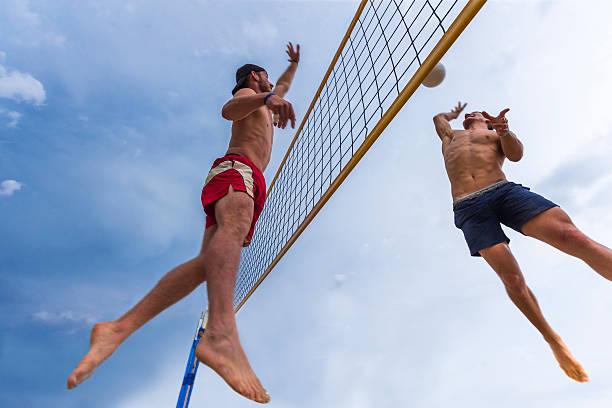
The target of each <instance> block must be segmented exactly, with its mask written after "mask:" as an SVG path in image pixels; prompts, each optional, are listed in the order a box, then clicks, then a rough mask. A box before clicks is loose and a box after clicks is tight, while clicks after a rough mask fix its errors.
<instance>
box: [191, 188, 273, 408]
mask: <svg viewBox="0 0 612 408" xmlns="http://www.w3.org/2000/svg"><path fill="white" fill-rule="evenodd" d="M252 214H253V200H252V199H251V198H250V197H249V196H248V195H247V194H245V193H242V192H235V191H233V190H232V189H231V188H230V192H229V193H228V194H227V195H226V196H225V197H223V198H222V199H221V200H219V201H218V202H217V203H216V204H215V216H216V218H217V225H218V229H217V232H216V233H215V236H214V237H213V239H212V240H211V241H210V243H209V245H207V246H206V248H205V249H204V257H205V258H206V260H207V263H206V273H207V276H208V283H207V288H208V302H209V318H208V324H207V325H206V331H205V333H204V336H203V337H202V339H200V342H199V343H198V346H197V348H196V356H197V358H198V360H200V361H201V362H202V363H204V364H206V365H207V366H209V367H210V368H212V369H213V370H214V371H216V372H217V374H219V375H220V376H221V377H222V378H223V379H224V380H225V381H226V382H227V383H228V385H229V386H230V387H232V388H233V389H234V390H235V391H236V392H238V393H240V394H242V395H243V396H245V397H247V398H249V399H251V400H253V401H257V402H260V403H267V402H269V401H270V396H269V395H268V394H267V392H266V390H265V389H264V388H263V386H262V385H261V383H260V382H259V380H258V379H257V376H256V375H255V373H254V372H253V370H252V368H251V366H250V364H249V361H248V359H247V357H246V354H245V353H244V350H243V349H242V346H241V345H240V340H239V338H238V328H237V327H236V320H235V315H234V286H235V284H236V274H237V272H238V266H239V262H240V253H241V250H242V243H243V241H244V238H245V236H246V235H247V232H248V230H249V228H250V225H251V218H252Z"/></svg>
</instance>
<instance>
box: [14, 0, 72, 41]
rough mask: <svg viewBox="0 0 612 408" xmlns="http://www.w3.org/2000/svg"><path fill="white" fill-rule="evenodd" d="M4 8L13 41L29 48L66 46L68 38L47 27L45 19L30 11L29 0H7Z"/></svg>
mask: <svg viewBox="0 0 612 408" xmlns="http://www.w3.org/2000/svg"><path fill="white" fill-rule="evenodd" d="M2 6H3V10H2V11H3V14H4V16H5V17H6V20H7V23H8V24H7V25H8V27H9V30H8V32H9V33H10V34H11V35H9V36H8V39H10V40H11V41H13V42H15V43H17V44H20V45H27V46H38V45H41V44H43V45H52V46H62V45H64V44H65V42H66V37H64V36H63V35H61V34H58V33H56V32H54V31H53V30H51V29H49V28H47V27H45V26H44V24H43V23H44V18H42V17H41V15H39V14H38V13H36V12H34V11H32V10H31V9H30V1H29V0H5V1H3V4H2Z"/></svg>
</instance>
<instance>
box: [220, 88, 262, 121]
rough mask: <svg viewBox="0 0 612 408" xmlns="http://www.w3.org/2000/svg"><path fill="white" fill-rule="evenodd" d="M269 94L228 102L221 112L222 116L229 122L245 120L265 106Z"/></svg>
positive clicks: (247, 96) (240, 97)
mask: <svg viewBox="0 0 612 408" xmlns="http://www.w3.org/2000/svg"><path fill="white" fill-rule="evenodd" d="M267 95H268V92H264V93H258V94H255V95H245V96H238V97H235V98H232V99H230V100H229V101H227V103H226V104H225V105H223V109H222V110H221V116H223V118H225V119H227V120H232V121H237V120H240V119H244V118H246V117H247V116H249V115H250V114H251V113H253V112H254V111H255V110H257V109H259V108H261V107H262V106H263V105H264V100H265V98H266V96H267Z"/></svg>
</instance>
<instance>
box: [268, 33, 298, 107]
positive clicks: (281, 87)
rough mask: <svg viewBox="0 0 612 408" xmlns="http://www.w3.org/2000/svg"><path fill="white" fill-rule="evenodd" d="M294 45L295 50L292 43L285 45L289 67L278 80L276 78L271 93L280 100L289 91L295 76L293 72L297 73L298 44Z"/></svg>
mask: <svg viewBox="0 0 612 408" xmlns="http://www.w3.org/2000/svg"><path fill="white" fill-rule="evenodd" d="M296 45H297V49H294V48H293V44H292V43H289V44H287V50H286V51H285V52H286V53H287V55H288V56H289V66H288V67H287V69H286V70H285V72H283V74H282V75H281V76H280V78H278V81H276V86H275V87H274V91H273V92H274V93H275V94H276V95H278V96H280V97H281V98H284V97H285V94H286V93H287V92H288V91H289V87H290V86H291V83H292V82H293V77H294V76H295V71H297V67H298V63H299V62H300V44H296Z"/></svg>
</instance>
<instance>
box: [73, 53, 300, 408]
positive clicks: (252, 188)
mask: <svg viewBox="0 0 612 408" xmlns="http://www.w3.org/2000/svg"><path fill="white" fill-rule="evenodd" d="M286 52H287V55H288V56H289V61H290V65H289V67H288V68H287V69H286V70H285V72H284V73H283V74H282V75H281V76H280V78H279V79H278V81H277V83H276V87H275V88H274V90H273V91H272V87H273V84H272V83H271V82H270V81H269V80H268V74H267V72H266V71H265V70H264V69H263V68H261V67H258V66H257V65H253V64H246V65H244V66H242V67H240V68H239V69H238V71H237V72H236V87H235V88H234V90H233V91H232V94H233V95H234V96H233V98H232V99H230V100H229V101H228V102H227V103H226V104H225V105H224V106H223V110H222V116H223V117H224V118H225V119H227V120H231V121H232V122H233V124H232V137H231V139H230V143H229V148H228V150H227V153H226V155H225V156H224V157H221V158H219V159H217V160H216V161H215V162H214V164H213V167H212V169H211V171H210V173H209V175H208V177H207V179H206V182H205V185H204V188H203V190H202V205H203V207H204V211H205V212H206V215H207V216H206V228H205V231H204V240H203V243H202V250H201V251H200V254H199V255H198V256H196V257H195V258H193V259H191V260H190V261H187V262H185V263H184V264H182V265H179V266H177V267H176V268H174V269H173V270H171V271H170V272H168V273H167V274H166V275H165V276H164V277H163V278H162V279H161V280H160V281H159V282H158V283H157V285H156V286H155V287H154V288H153V289H152V290H151V291H150V292H149V293H148V294H147V295H146V296H145V297H144V298H143V299H142V300H141V301H140V302H139V303H138V304H136V306H134V307H133V308H132V309H131V310H130V311H128V312H127V313H126V314H125V315H123V316H121V317H120V318H118V319H117V320H113V321H110V322H101V323H98V324H96V325H95V326H94V328H93V330H92V332H91V341H90V349H89V352H88V353H87V354H86V355H85V357H83V359H82V360H81V362H80V363H79V364H78V365H77V367H76V369H75V370H74V371H73V372H72V374H70V376H69V377H68V388H69V389H72V388H74V387H76V386H77V385H79V384H80V383H81V382H83V381H84V380H85V379H87V378H88V377H89V376H90V375H91V374H92V373H93V372H94V370H95V369H96V368H97V367H98V366H99V365H100V364H102V362H103V361H104V360H105V359H106V358H108V357H109V356H110V355H111V354H112V353H113V352H114V351H115V350H116V349H117V347H118V346H119V345H120V344H121V343H122V342H123V341H125V339H127V338H128V336H130V335H131V334H132V333H133V332H134V331H136V330H137V329H138V328H139V327H141V326H142V325H143V324H145V323H146V322H148V321H149V320H151V319H152V318H153V317H155V316H156V315H157V314H159V313H160V312H161V311H163V310H164V309H166V308H167V307H169V306H170V305H172V304H174V303H175V302H177V301H178V300H180V299H182V298H183V297H185V296H187V295H188V294H189V293H191V292H192V291H193V290H194V289H195V288H196V287H198V286H199V285H200V284H201V283H202V282H204V281H206V282H207V289H208V299H209V305H208V307H209V318H208V324H207V326H206V332H205V334H204V336H203V337H202V338H201V340H200V342H199V344H198V346H197V348H196V356H197V358H198V360H200V361H201V362H202V363H204V364H206V365H208V366H209V367H210V368H212V369H213V370H215V371H216V372H217V374H219V375H220V376H221V377H222V378H223V379H224V380H225V381H226V382H227V383H228V384H229V386H230V387H232V388H233V389H234V390H235V391H237V392H238V393H240V394H242V395H243V396H245V397H247V398H249V399H251V400H253V401H257V402H260V403H267V402H269V401H270V397H269V395H268V394H267V393H266V390H265V389H264V388H263V387H262V385H261V383H260V382H259V380H258V379H257V376H256V375H255V373H254V372H253V370H252V369H251V366H250V364H249V361H248V360H247V357H246V354H245V353H244V351H243V349H242V346H241V345H240V340H239V338H238V328H237V326H236V320H235V317H234V304H233V300H234V286H235V283H236V274H237V272H238V265H239V262H240V253H241V248H242V247H243V246H246V245H248V244H249V243H250V240H251V237H252V235H253V229H254V227H255V222H256V221H257V218H258V217H259V214H260V213H261V210H262V209H263V205H264V201H265V197H266V185H265V180H264V177H263V174H262V172H263V171H264V169H265V168H266V166H267V165H268V162H269V161H270V154H271V151H272V137H273V133H274V128H273V126H274V125H276V126H278V127H279V128H282V129H284V128H285V127H286V126H287V123H288V122H289V121H290V122H291V127H295V113H294V112H293V107H292V106H291V104H290V103H289V102H287V101H286V100H284V99H283V97H284V96H285V94H286V93H287V91H288V90H289V87H290V85H291V82H292V81H293V77H294V75H295V72H296V70H297V66H298V62H299V60H300V46H299V45H297V48H296V49H294V47H293V44H291V43H289V44H288V45H287V51H286ZM273 113H274V114H275V115H274V117H275V118H276V116H277V115H278V122H277V123H273Z"/></svg>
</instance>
